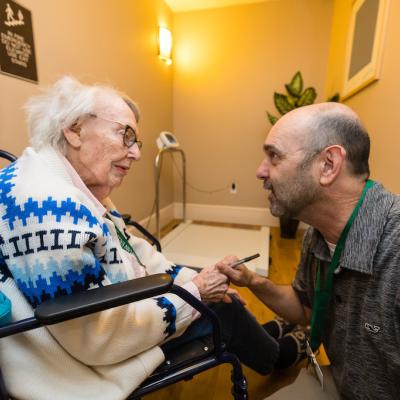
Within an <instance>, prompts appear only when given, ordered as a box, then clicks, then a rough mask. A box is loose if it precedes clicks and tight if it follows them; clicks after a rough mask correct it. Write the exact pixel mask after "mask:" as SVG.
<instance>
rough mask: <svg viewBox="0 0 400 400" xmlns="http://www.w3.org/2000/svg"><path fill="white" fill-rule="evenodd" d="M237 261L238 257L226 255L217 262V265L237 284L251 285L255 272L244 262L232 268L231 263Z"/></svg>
mask: <svg viewBox="0 0 400 400" xmlns="http://www.w3.org/2000/svg"><path fill="white" fill-rule="evenodd" d="M235 261H238V258H237V257H235V256H226V257H225V258H224V259H223V260H222V261H220V262H218V263H217V264H215V266H216V267H217V268H218V270H219V271H220V272H221V273H222V274H224V275H226V276H227V277H228V278H229V280H230V281H231V282H232V283H233V284H235V285H236V286H249V285H250V284H251V281H252V278H253V275H254V273H253V272H252V271H250V270H249V269H248V268H247V267H246V266H245V265H244V264H242V265H240V266H238V267H236V268H232V267H231V266H230V265H231V264H233V263H234V262H235Z"/></svg>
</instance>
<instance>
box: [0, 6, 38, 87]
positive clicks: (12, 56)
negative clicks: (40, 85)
mask: <svg viewBox="0 0 400 400" xmlns="http://www.w3.org/2000/svg"><path fill="white" fill-rule="evenodd" d="M0 72H2V73H5V74H8V75H13V76H16V77H19V78H22V79H27V80H29V81H33V82H37V81H38V76H37V70H36V59H35V47H34V43H33V30H32V16H31V12H30V11H29V10H27V9H26V8H25V7H22V6H20V5H19V4H18V3H16V2H15V1H12V0H0Z"/></svg>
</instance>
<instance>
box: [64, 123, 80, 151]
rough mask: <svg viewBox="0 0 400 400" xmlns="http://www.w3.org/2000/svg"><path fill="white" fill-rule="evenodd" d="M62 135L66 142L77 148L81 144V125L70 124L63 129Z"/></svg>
mask: <svg viewBox="0 0 400 400" xmlns="http://www.w3.org/2000/svg"><path fill="white" fill-rule="evenodd" d="M63 133H64V137H65V140H66V141H67V143H68V144H69V145H70V146H72V147H74V148H79V147H80V146H81V143H82V141H81V127H80V126H78V125H77V124H74V125H72V126H71V127H69V128H64V129H63Z"/></svg>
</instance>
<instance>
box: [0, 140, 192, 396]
mask: <svg viewBox="0 0 400 400" xmlns="http://www.w3.org/2000/svg"><path fill="white" fill-rule="evenodd" d="M108 204H109V206H110V205H111V209H109V210H108V211H109V212H108V213H107V217H108V218H106V217H105V216H104V215H102V213H101V212H100V210H99V207H98V205H96V204H95V202H94V201H93V199H91V198H90V196H88V194H87V193H85V191H82V190H80V189H79V187H77V186H76V185H74V183H73V181H72V179H71V176H70V175H69V174H68V171H67V170H66V166H65V162H64V161H63V160H62V158H61V157H60V154H59V153H58V152H57V151H56V150H55V149H53V148H51V147H45V148H43V149H41V150H39V151H36V150H34V149H32V148H29V147H28V148H27V149H26V150H25V151H24V153H23V155H22V156H21V157H20V158H19V159H18V160H17V161H16V162H14V163H12V164H10V165H9V166H7V167H6V168H4V169H3V170H1V171H0V252H1V254H2V257H1V259H0V291H2V292H3V293H4V294H5V295H6V296H7V297H8V298H9V299H10V300H11V302H12V306H13V311H12V318H13V320H20V319H23V318H27V317H30V316H32V315H33V312H34V308H35V307H36V306H37V305H38V304H40V303H41V302H42V301H44V300H46V299H49V298H55V297H58V296H62V295H69V294H72V293H76V292H80V291H83V290H90V289H91V288H95V287H102V286H105V285H109V284H112V283H117V282H122V281H126V280H127V279H134V278H135V277H136V276H135V272H134V271H135V270H137V269H138V268H143V274H155V273H168V274H170V275H171V276H172V277H173V278H174V280H175V283H176V284H178V285H184V284H185V283H187V282H190V281H191V280H192V278H193V276H194V275H195V272H194V271H191V270H189V269H187V268H181V267H179V266H176V265H174V264H172V263H171V262H169V261H168V260H166V259H165V257H164V256H163V255H162V254H161V253H158V252H157V251H155V250H154V249H153V247H152V246H150V244H148V243H147V242H146V241H145V240H143V239H140V238H137V237H135V236H133V235H131V234H130V233H129V232H128V231H127V230H126V227H125V224H124V222H123V220H122V218H121V216H120V214H119V213H118V212H117V211H116V210H115V209H112V203H108ZM116 227H118V229H119V230H120V231H121V232H123V233H124V235H125V237H126V239H127V240H128V242H129V244H130V245H131V247H132V248H133V249H134V252H135V259H136V261H137V262H138V264H139V265H136V266H135V268H133V266H132V262H134V261H132V259H133V257H132V255H131V254H129V253H128V252H127V251H125V250H123V249H122V247H121V244H120V241H119V239H118V234H117V230H116ZM192 316H193V309H192V307H190V306H189V305H188V304H187V303H185V302H184V301H183V300H181V299H180V298H178V297H177V296H175V295H173V294H166V295H164V296H159V297H155V298H152V299H146V300H142V301H139V302H135V303H131V304H128V305H124V306H120V307H116V308H113V309H109V310H105V311H102V312H99V313H96V314H92V315H89V316H85V317H80V318H77V319H74V320H71V321H66V322H63V323H59V324H56V325H52V326H48V327H42V328H39V329H35V330H32V331H29V332H25V333H22V334H19V335H14V336H10V337H7V338H4V339H2V340H1V341H0V363H1V365H2V369H3V375H4V379H5V382H6V386H7V388H8V390H9V392H10V394H11V395H12V396H15V397H16V398H18V399H20V400H24V399H29V400H35V399H38V400H39V399H40V400H46V399H49V400H50V399H55V398H57V399H60V400H63V399H65V400H67V399H68V400H70V399H87V400H89V399H107V400H113V399H115V400H118V399H124V398H126V397H127V396H128V395H129V394H130V393H131V392H132V391H133V390H134V389H135V388H136V387H137V386H138V385H139V384H140V383H141V382H142V381H143V380H145V379H146V377H148V376H149V375H150V374H151V372H152V371H153V370H154V369H155V368H156V367H157V366H158V365H159V364H160V363H161V362H162V361H163V360H164V355H163V352H162V351H161V349H160V347H159V345H160V344H161V343H163V342H164V341H166V340H167V339H169V338H172V337H176V336H179V335H180V334H182V333H183V332H184V330H185V329H186V328H187V327H188V326H189V324H190V323H191V321H192Z"/></svg>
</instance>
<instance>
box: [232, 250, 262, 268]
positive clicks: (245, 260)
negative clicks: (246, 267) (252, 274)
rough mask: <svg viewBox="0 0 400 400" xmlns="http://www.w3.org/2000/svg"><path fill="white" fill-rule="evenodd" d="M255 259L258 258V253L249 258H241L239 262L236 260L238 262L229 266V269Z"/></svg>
mask: <svg viewBox="0 0 400 400" xmlns="http://www.w3.org/2000/svg"><path fill="white" fill-rule="evenodd" d="M257 257H260V254H259V253H256V254H253V255H252V256H249V257H245V258H242V259H241V260H238V261H236V262H234V263H233V264H231V265H230V267H231V268H236V267H238V266H239V265H241V264H244V263H246V262H248V261H251V260H254V259H255V258H257Z"/></svg>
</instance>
